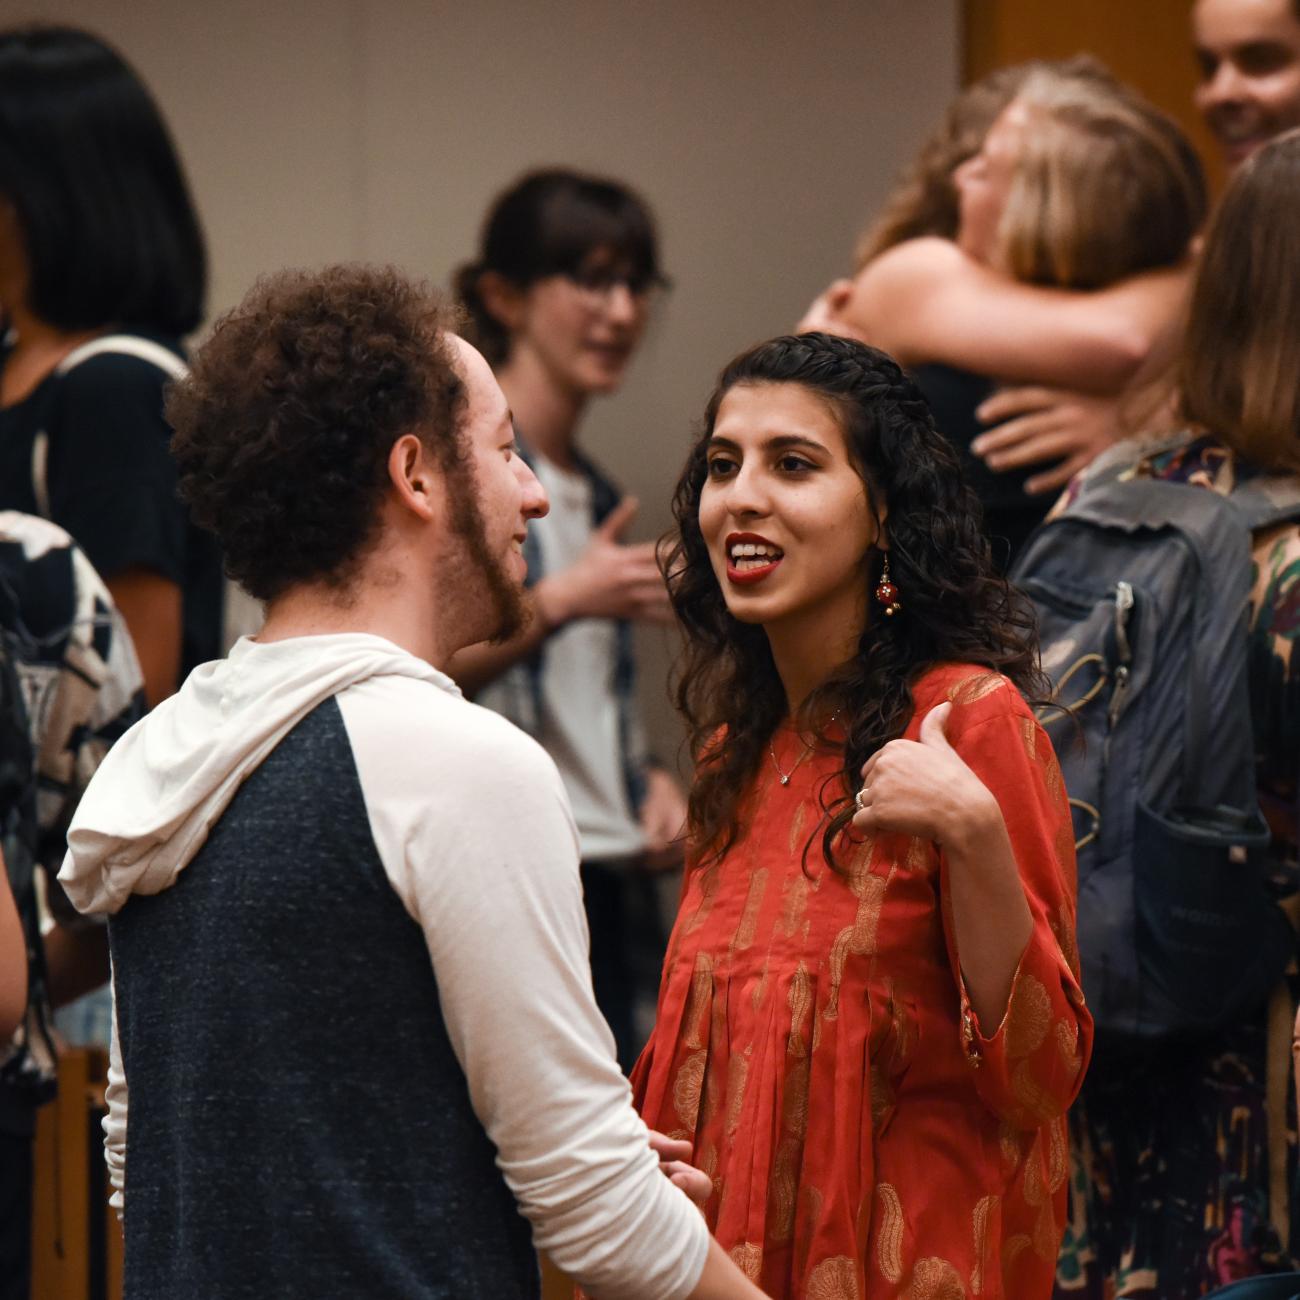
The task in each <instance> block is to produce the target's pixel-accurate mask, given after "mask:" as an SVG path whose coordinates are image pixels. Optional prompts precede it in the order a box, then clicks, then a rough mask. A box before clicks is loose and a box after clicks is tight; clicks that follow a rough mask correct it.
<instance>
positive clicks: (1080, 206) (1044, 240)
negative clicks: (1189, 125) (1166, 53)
mask: <svg viewBox="0 0 1300 1300" xmlns="http://www.w3.org/2000/svg"><path fill="white" fill-rule="evenodd" d="M1013 102H1014V103H1016V104H1019V105H1023V106H1024V107H1025V109H1026V110H1027V112H1028V119H1029V120H1028V126H1027V129H1026V131H1025V133H1024V142H1023V146H1022V150H1021V154H1020V157H1019V159H1018V161H1017V165H1016V169H1015V174H1014V177H1013V179H1012V183H1011V189H1010V192H1009V193H1008V195H1007V202H1006V207H1005V209H1004V211H1003V214H1002V220H1001V223H1000V226H999V230H998V260H999V262H1000V264H1001V265H1002V266H1003V267H1004V268H1005V269H1006V270H1007V272H1008V273H1009V274H1010V275H1012V276H1013V277H1014V278H1016V279H1017V280H1023V281H1026V282H1027V283H1030V284H1044V285H1054V286H1057V287H1059V288H1065V289H1096V288H1100V287H1101V286H1103V285H1107V284H1113V283H1114V282H1115V281H1116V280H1121V279H1123V278H1124V277H1125V276H1128V275H1132V274H1134V273H1135V272H1138V271H1143V270H1151V269H1154V268H1156V267H1160V266H1173V265H1176V264H1177V263H1178V262H1180V261H1182V259H1183V258H1184V257H1186V256H1187V253H1188V249H1189V245H1190V243H1191V240H1192V238H1193V236H1194V235H1195V234H1196V232H1197V230H1198V229H1199V228H1200V225H1201V223H1202V221H1203V220H1204V219H1205V212H1206V192H1205V177H1204V174H1203V172H1202V170H1201V165H1200V161H1199V159H1198V158H1197V155H1196V151H1195V149H1193V148H1192V145H1191V143H1190V142H1189V141H1188V139H1187V137H1186V136H1185V135H1184V134H1183V132H1182V131H1181V130H1180V129H1179V127H1178V126H1177V125H1176V124H1175V123H1174V122H1173V120H1172V119H1171V118H1169V117H1166V116H1165V114H1163V113H1161V112H1160V111H1159V110H1158V109H1156V108H1154V107H1153V106H1152V105H1151V104H1149V103H1147V102H1146V101H1145V100H1144V99H1142V98H1141V97H1139V96H1138V95H1136V94H1134V93H1133V92H1131V91H1129V90H1126V89H1125V88H1124V87H1122V86H1120V85H1119V84H1118V83H1113V82H1112V83H1110V84H1106V83H1104V82H1100V81H1097V80H1095V79H1092V80H1089V79H1083V78H1079V77H1077V76H1063V75H1061V73H1060V72H1057V71H1052V70H1048V69H1038V70H1035V71H1034V72H1033V73H1031V75H1030V76H1029V77H1027V78H1026V79H1025V81H1024V83H1023V84H1022V86H1021V88H1020V90H1019V92H1018V93H1017V94H1016V96H1015V99H1014V101H1013Z"/></svg>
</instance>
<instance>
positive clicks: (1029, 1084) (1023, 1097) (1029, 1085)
mask: <svg viewBox="0 0 1300 1300" xmlns="http://www.w3.org/2000/svg"><path fill="white" fill-rule="evenodd" d="M1011 1091H1012V1092H1013V1093H1015V1096H1016V1100H1017V1101H1018V1102H1019V1103H1020V1104H1021V1106H1023V1107H1024V1109H1025V1114H1026V1115H1028V1116H1029V1118H1030V1120H1031V1121H1032V1123H1031V1124H1030V1125H1026V1127H1036V1126H1037V1125H1039V1124H1046V1123H1047V1121H1048V1120H1049V1119H1055V1118H1056V1114H1057V1111H1058V1110H1059V1109H1060V1107H1059V1106H1058V1105H1057V1102H1056V1099H1055V1098H1054V1097H1053V1096H1052V1094H1051V1093H1050V1092H1048V1091H1047V1089H1046V1088H1044V1087H1043V1085H1042V1084H1041V1083H1040V1082H1039V1081H1038V1079H1037V1077H1036V1075H1035V1072H1034V1063H1033V1062H1032V1061H1021V1062H1020V1064H1019V1065H1017V1066H1016V1068H1015V1070H1014V1071H1013V1072H1012V1075H1011Z"/></svg>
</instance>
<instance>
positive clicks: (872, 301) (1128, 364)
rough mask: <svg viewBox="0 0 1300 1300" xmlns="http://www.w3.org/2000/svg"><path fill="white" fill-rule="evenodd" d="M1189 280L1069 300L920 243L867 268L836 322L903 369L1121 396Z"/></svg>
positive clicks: (1141, 282)
mask: <svg viewBox="0 0 1300 1300" xmlns="http://www.w3.org/2000/svg"><path fill="white" fill-rule="evenodd" d="M1189 275H1190V268H1189V267H1188V266H1182V267H1177V268H1173V269H1169V270H1161V271H1151V272H1147V273H1145V274H1143V275H1140V276H1134V277H1132V278H1130V279H1127V280H1124V281H1121V282H1120V283H1118V284H1115V285H1112V286H1110V287H1108V288H1105V289H1098V290H1096V291H1093V292H1071V291H1067V290H1062V289H1051V288H1044V287H1040V286H1036V285H1027V284H1022V283H1019V282H1018V281H1015V280H1012V279H1011V278H1010V277H1008V276H1005V275H1002V274H1000V273H998V272H996V271H993V270H990V269H989V268H988V267H986V266H984V265H982V264H981V263H979V262H977V261H975V260H974V259H973V258H970V257H968V256H967V255H966V254H965V253H963V252H962V251H961V250H960V249H959V248H958V247H957V246H956V245H955V244H954V243H952V242H951V241H950V240H946V239H938V238H926V239H914V240H909V241H908V242H906V243H904V244H900V245H898V246H897V247H896V248H892V249H890V250H889V252H887V253H884V254H882V255H881V256H880V257H878V258H876V260H875V261H873V262H871V263H870V264H869V265H867V266H866V267H864V268H863V270H862V271H861V272H860V273H859V274H858V276H857V278H856V280H854V282H853V292H852V293H851V294H850V295H848V296H847V298H846V299H845V301H844V302H843V306H842V308H841V310H840V312H839V313H838V314H839V317H840V319H842V320H843V322H844V325H845V329H846V332H849V333H851V334H853V335H855V336H858V337H862V338H865V339H869V340H871V342H872V343H874V344H875V345H876V346H877V347H880V348H883V349H884V350H885V351H886V352H889V353H891V354H892V355H893V356H894V357H896V358H897V359H898V360H899V361H900V362H901V363H902V364H903V365H905V366H916V365H921V364H924V363H926V362H941V363H944V364H947V365H952V366H957V367H960V368H961V369H963V370H972V371H975V372H977V373H979V374H986V375H995V376H1006V377H1014V378H1017V379H1020V380H1023V381H1026V382H1030V383H1037V384H1053V385H1059V386H1062V387H1071V388H1076V389H1080V390H1082V391H1085V392H1101V393H1114V392H1117V391H1118V390H1119V389H1120V388H1122V387H1123V385H1124V384H1125V383H1127V382H1128V380H1129V379H1130V378H1131V377H1132V375H1133V374H1134V372H1135V371H1136V370H1137V368H1138V367H1139V366H1140V365H1141V363H1142V362H1143V360H1144V359H1145V357H1146V356H1147V353H1148V352H1149V351H1150V350H1151V348H1152V346H1153V345H1154V344H1155V342H1156V340H1157V339H1158V338H1159V337H1160V336H1161V334H1162V333H1163V331H1164V330H1165V329H1166V328H1167V326H1168V323H1169V321H1170V320H1171V319H1173V318H1174V316H1175V315H1176V314H1177V312H1178V311H1179V309H1180V307H1181V305H1182V302H1183V298H1184V296H1185V293H1186V289H1187V284H1188V278H1189Z"/></svg>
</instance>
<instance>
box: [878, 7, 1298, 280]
mask: <svg viewBox="0 0 1300 1300" xmlns="http://www.w3.org/2000/svg"><path fill="white" fill-rule="evenodd" d="M1298 2H1300V0H1298ZM1040 72H1047V73H1054V74H1056V75H1058V76H1061V77H1074V78H1077V79H1079V80H1081V81H1087V82H1093V83H1096V84H1098V85H1102V86H1117V85H1118V82H1116V81H1115V79H1114V77H1113V76H1112V75H1111V73H1110V72H1109V71H1108V69H1107V68H1106V66H1105V65H1104V64H1103V63H1101V62H1099V61H1098V60H1097V59H1094V58H1092V57H1091V56H1089V55H1086V54H1083V55H1079V56H1077V57H1076V58H1073V59H1063V60H1061V61H1059V62H1055V63H1053V62H1048V61H1046V60H1034V61H1033V62H1030V63H1018V64H1015V65H1014V66H1012V67H1008V68H998V69H997V70H996V71H994V72H991V73H989V74H988V76H986V77H981V78H980V80H979V81H976V82H974V83H973V84H972V85H970V86H967V88H966V89H965V90H963V91H962V93H961V94H960V95H958V96H957V98H956V99H954V100H953V102H952V103H951V104H950V105H949V107H948V111H947V112H946V113H945V114H944V117H943V121H942V122H941V123H940V124H939V127H938V128H937V130H935V132H934V134H933V135H931V136H930V137H929V138H928V139H927V140H926V142H925V143H924V144H923V145H922V146H921V148H920V150H919V151H918V152H917V155H916V157H915V158H913V159H912V161H911V162H910V163H909V164H908V165H907V167H906V168H905V169H904V171H903V174H902V175H901V176H900V177H899V180H898V184H897V185H895V186H894V188H893V190H892V191H891V192H890V194H889V197H888V198H887V199H886V200H885V206H884V209H883V210H882V212H881V213H880V215H879V216H878V217H877V218H876V219H875V220H874V221H873V222H872V223H871V224H870V225H869V226H868V227H867V228H866V229H865V230H864V231H863V232H862V235H861V236H860V237H859V239H858V243H857V248H856V249H855V250H854V261H855V263H856V267H855V271H861V270H862V268H863V267H864V266H866V264H867V263H868V262H870V261H872V260H874V259H875V258H877V257H879V256H880V254H881V253H883V252H885V251H886V250H887V249H890V248H893V247H894V246H895V245H896V244H901V243H903V242H905V241H906V240H908V239H918V238H920V237H921V236H922V235H939V236H941V237H942V238H944V239H955V238H956V237H957V222H958V204H957V190H956V187H955V186H954V185H953V180H952V174H953V172H954V170H956V168H957V167H958V166H959V165H960V164H961V163H964V162H965V161H966V159H967V158H973V157H974V156H975V154H977V153H979V150H980V146H981V145H982V144H983V143H984V137H985V136H986V135H987V134H988V132H989V127H991V126H992V125H993V123H994V122H995V121H997V119H998V116H999V114H1000V113H1001V112H1002V110H1003V109H1004V108H1006V107H1007V105H1008V104H1010V103H1011V101H1012V100H1014V99H1015V98H1016V96H1017V95H1018V94H1019V93H1020V90H1021V88H1022V87H1023V86H1024V85H1025V83H1026V82H1027V81H1028V80H1029V79H1030V77H1032V76H1034V75H1035V74H1036V73H1040Z"/></svg>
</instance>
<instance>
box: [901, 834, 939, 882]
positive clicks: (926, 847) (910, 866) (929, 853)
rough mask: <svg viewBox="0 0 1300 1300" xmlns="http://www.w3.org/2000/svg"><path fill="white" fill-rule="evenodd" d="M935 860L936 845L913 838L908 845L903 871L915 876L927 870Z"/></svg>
mask: <svg viewBox="0 0 1300 1300" xmlns="http://www.w3.org/2000/svg"><path fill="white" fill-rule="evenodd" d="M934 859H935V852H934V845H933V844H932V843H931V842H930V841H929V840H922V839H918V838H917V837H916V836H913V837H912V838H911V839H910V840H909V841H908V844H907V857H906V858H905V860H904V862H903V869H904V870H905V871H910V872H911V873H913V874H914V875H915V874H916V873H918V872H922V871H925V870H927V869H928V868H929V867H930V865H931V863H933V861H934Z"/></svg>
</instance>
